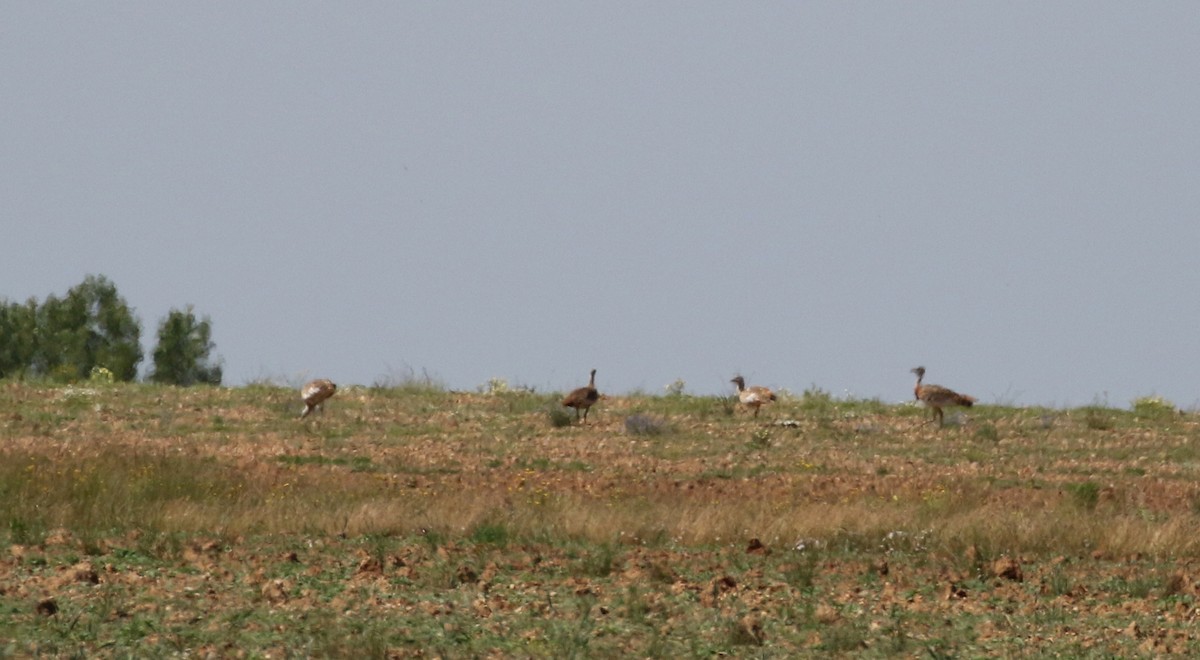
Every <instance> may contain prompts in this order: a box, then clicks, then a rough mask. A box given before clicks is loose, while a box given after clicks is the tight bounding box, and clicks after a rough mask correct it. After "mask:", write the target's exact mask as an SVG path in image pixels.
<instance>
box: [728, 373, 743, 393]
mask: <svg viewBox="0 0 1200 660" xmlns="http://www.w3.org/2000/svg"><path fill="white" fill-rule="evenodd" d="M729 382H731V383H733V384H734V385H737V386H738V389H739V390H740V389H742V388H744V387H746V379H745V378H742V377H741V376H734V377H733V378H732V379H731V380H730V381H729Z"/></svg>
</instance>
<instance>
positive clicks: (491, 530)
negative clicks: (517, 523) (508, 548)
mask: <svg viewBox="0 0 1200 660" xmlns="http://www.w3.org/2000/svg"><path fill="white" fill-rule="evenodd" d="M470 538H471V541H473V542H475V543H479V544H481V545H500V546H502V545H506V544H507V543H508V539H509V531H508V527H506V526H505V525H503V524H498V523H480V524H478V525H476V526H475V528H474V529H472V530H471V536H470Z"/></svg>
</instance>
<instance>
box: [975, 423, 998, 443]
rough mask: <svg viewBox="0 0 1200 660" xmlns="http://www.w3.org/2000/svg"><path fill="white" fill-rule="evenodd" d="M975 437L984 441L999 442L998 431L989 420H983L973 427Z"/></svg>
mask: <svg viewBox="0 0 1200 660" xmlns="http://www.w3.org/2000/svg"><path fill="white" fill-rule="evenodd" d="M975 439H976V440H982V441H984V442H993V443H994V442H999V441H1000V432H999V431H997V430H996V426H995V425H994V424H992V423H991V422H984V423H983V424H980V425H979V428H977V429H975Z"/></svg>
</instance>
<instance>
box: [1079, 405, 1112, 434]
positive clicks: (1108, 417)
mask: <svg viewBox="0 0 1200 660" xmlns="http://www.w3.org/2000/svg"><path fill="white" fill-rule="evenodd" d="M1083 423H1084V426H1087V427H1088V428H1089V429H1091V430H1093V431H1107V430H1109V429H1111V428H1112V427H1113V426H1114V422H1113V416H1112V414H1111V413H1110V412H1109V411H1108V410H1107V409H1105V408H1102V407H1100V406H1088V407H1086V408H1084V409H1083Z"/></svg>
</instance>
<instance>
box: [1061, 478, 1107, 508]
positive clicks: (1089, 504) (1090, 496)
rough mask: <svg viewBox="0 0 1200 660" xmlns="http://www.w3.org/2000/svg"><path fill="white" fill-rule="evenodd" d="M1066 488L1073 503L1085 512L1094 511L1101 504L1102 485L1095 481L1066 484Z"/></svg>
mask: <svg viewBox="0 0 1200 660" xmlns="http://www.w3.org/2000/svg"><path fill="white" fill-rule="evenodd" d="M1064 488H1065V489H1066V491H1067V492H1068V493H1069V494H1070V495H1071V501H1072V502H1074V504H1075V506H1077V507H1079V508H1081V509H1083V510H1085V511H1092V510H1094V509H1095V508H1096V504H1097V503H1099V502H1100V485H1099V484H1097V483H1096V482H1094V481H1085V482H1083V483H1078V484H1066V485H1065V486H1064Z"/></svg>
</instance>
